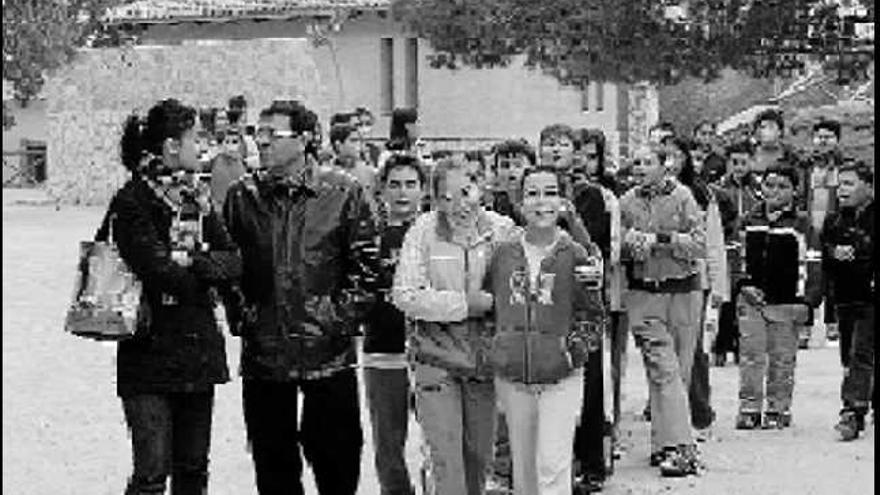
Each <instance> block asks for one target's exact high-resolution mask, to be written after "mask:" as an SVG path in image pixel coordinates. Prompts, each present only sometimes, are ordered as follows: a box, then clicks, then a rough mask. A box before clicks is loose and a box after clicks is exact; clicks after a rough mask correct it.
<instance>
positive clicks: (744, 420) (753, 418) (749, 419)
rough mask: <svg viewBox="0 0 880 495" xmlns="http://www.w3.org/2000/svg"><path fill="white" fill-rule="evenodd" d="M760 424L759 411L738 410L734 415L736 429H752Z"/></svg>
mask: <svg viewBox="0 0 880 495" xmlns="http://www.w3.org/2000/svg"><path fill="white" fill-rule="evenodd" d="M759 426H761V413H760V412H740V413H739V414H737V415H736V429H737V430H754V429H755V428H757V427H759Z"/></svg>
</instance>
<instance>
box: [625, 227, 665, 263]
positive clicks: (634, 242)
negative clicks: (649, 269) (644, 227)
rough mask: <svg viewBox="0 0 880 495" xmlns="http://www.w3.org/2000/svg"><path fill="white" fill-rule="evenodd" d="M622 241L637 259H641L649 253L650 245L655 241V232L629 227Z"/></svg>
mask: <svg viewBox="0 0 880 495" xmlns="http://www.w3.org/2000/svg"><path fill="white" fill-rule="evenodd" d="M623 242H624V244H627V245H628V246H629V247H630V249H631V250H632V252H633V256H634V257H635V259H636V260H637V261H643V260H645V259H646V258H647V257H648V255H649V254H651V247H652V246H653V245H654V244H656V243H657V234H649V233H646V232H641V231H638V230H635V229H631V230H629V231H627V233H626V235H625V236H624V238H623Z"/></svg>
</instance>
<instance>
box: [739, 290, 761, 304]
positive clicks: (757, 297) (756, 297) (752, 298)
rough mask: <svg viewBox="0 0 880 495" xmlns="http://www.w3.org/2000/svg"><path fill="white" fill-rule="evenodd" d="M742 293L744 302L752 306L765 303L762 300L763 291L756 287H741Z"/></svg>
mask: <svg viewBox="0 0 880 495" xmlns="http://www.w3.org/2000/svg"><path fill="white" fill-rule="evenodd" d="M742 295H743V297H744V298H745V299H746V302H748V303H749V304H751V305H752V306H763V305H764V304H766V302H765V301H764V291H762V290H761V289H759V288H757V287H751V286H747V287H743V289H742Z"/></svg>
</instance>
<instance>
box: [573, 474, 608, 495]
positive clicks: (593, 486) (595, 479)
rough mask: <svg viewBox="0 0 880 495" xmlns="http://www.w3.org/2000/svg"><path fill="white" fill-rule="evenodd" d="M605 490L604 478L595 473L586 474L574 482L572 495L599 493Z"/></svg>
mask: <svg viewBox="0 0 880 495" xmlns="http://www.w3.org/2000/svg"><path fill="white" fill-rule="evenodd" d="M603 488H605V476H603V475H601V474H596V473H587V474H586V475H584V476H582V477H580V479H578V480H576V481H575V484H574V495H583V494H586V493H597V492H601V491H602V489H603Z"/></svg>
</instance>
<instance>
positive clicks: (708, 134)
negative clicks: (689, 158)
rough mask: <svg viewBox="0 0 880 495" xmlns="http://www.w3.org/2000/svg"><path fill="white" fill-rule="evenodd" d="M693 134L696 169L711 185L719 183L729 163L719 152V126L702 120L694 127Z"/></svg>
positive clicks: (693, 153)
mask: <svg viewBox="0 0 880 495" xmlns="http://www.w3.org/2000/svg"><path fill="white" fill-rule="evenodd" d="M693 134H694V136H693V137H694V143H695V145H696V146H695V147H694V149H693V150H692V152H691V153H692V155H693V157H694V168H695V169H696V171H697V173H698V174H699V175H700V176H701V177H703V178H704V179H705V180H706V182H708V183H710V184H712V183H715V182H718V181H719V180H721V178H722V177H723V176H724V174H725V172H726V170H727V166H726V165H727V162H726V160H725V159H724V156H722V155H721V154H720V153H718V150H717V140H718V128H717V125H716V124H715V122H713V121H711V120H701V121H700V122H699V123H698V124H697V125H696V126H694V133H693ZM698 162H699V164H698Z"/></svg>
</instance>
